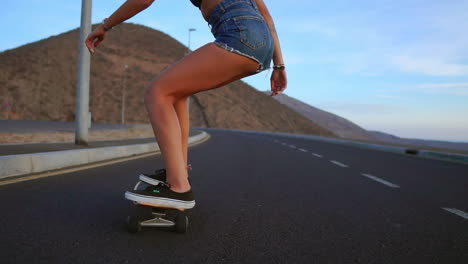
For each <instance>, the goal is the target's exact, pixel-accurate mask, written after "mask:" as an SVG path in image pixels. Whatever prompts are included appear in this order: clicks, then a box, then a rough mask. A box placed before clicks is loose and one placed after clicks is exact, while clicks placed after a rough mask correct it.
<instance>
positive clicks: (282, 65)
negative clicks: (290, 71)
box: [273, 64, 286, 70]
mask: <svg viewBox="0 0 468 264" xmlns="http://www.w3.org/2000/svg"><path fill="white" fill-rule="evenodd" d="M284 69H286V66H285V65H284V64H280V65H273V70H284Z"/></svg>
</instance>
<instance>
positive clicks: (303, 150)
mask: <svg viewBox="0 0 468 264" xmlns="http://www.w3.org/2000/svg"><path fill="white" fill-rule="evenodd" d="M299 151H302V152H308V151H307V150H306V149H302V148H300V149H299Z"/></svg>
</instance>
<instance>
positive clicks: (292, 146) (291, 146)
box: [289, 145, 297, 149]
mask: <svg viewBox="0 0 468 264" xmlns="http://www.w3.org/2000/svg"><path fill="white" fill-rule="evenodd" d="M289 147H290V148H293V149H297V147H296V146H294V145H289Z"/></svg>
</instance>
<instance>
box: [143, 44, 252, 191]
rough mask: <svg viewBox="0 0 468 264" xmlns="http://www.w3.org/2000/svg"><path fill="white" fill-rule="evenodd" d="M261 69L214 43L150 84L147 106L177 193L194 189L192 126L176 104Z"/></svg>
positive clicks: (170, 178) (195, 52) (194, 53)
mask: <svg viewBox="0 0 468 264" xmlns="http://www.w3.org/2000/svg"><path fill="white" fill-rule="evenodd" d="M257 69H258V63H257V62H255V61H253V60H251V59H249V58H246V57H243V56H240V55H237V54H234V53H231V52H228V51H226V50H224V49H221V48H219V47H218V46H216V45H215V44H213V43H210V44H207V45H205V46H203V47H201V48H200V49H198V50H196V51H194V52H192V53H191V54H190V55H188V56H187V57H185V58H184V59H183V60H181V61H180V62H178V63H177V64H175V65H173V66H172V67H171V68H169V69H168V70H167V71H165V72H164V73H163V74H161V75H160V76H159V77H158V78H157V79H156V80H154V81H153V82H152V83H151V84H150V86H149V87H148V89H147V91H146V94H145V104H146V108H147V110H148V113H149V117H150V121H151V124H152V126H153V130H154V133H155V135H156V139H157V141H158V144H159V146H160V148H161V153H162V156H163V159H164V164H165V166H166V169H167V182H168V183H169V184H170V185H171V189H172V190H173V191H175V192H186V191H188V190H190V188H191V187H190V184H189V183H188V179H187V177H188V173H187V170H186V168H185V167H186V164H187V163H186V161H185V160H184V155H185V154H184V152H183V141H184V140H185V135H183V134H184V132H182V131H186V129H187V127H188V122H186V121H184V120H182V119H184V118H185V117H184V115H181V116H180V119H179V116H178V114H177V111H176V107H175V104H176V102H177V101H179V100H181V99H183V98H187V97H188V96H190V95H192V94H195V93H198V92H202V91H206V90H210V89H213V88H217V87H220V86H222V85H224V84H227V83H230V82H232V81H234V80H238V79H240V78H243V77H245V76H248V75H251V74H253V73H255V72H256V70H257ZM182 108H183V107H180V108H179V109H182ZM184 111H185V110H184ZM181 112H182V111H181ZM187 118H188V115H187ZM181 124H182V125H181ZM184 124H187V127H185V125H184ZM183 136H184V140H182V137H183ZM187 138H188V133H187Z"/></svg>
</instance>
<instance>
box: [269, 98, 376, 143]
mask: <svg viewBox="0 0 468 264" xmlns="http://www.w3.org/2000/svg"><path fill="white" fill-rule="evenodd" d="M265 93H269V92H265ZM274 98H275V99H276V100H277V101H278V102H280V103H281V104H283V105H286V106H288V107H289V108H291V109H293V110H294V111H296V112H297V113H299V114H301V115H303V116H304V117H306V118H307V119H309V120H311V121H313V122H315V123H317V124H318V125H319V126H321V127H324V128H326V129H328V130H330V131H332V132H333V133H334V134H336V135H337V136H339V137H341V138H347V139H359V140H369V141H372V140H377V138H376V137H375V136H374V134H373V133H371V132H369V131H367V130H365V129H363V128H361V127H360V126H358V125H356V124H355V123H353V122H351V121H349V120H347V119H345V118H342V117H340V116H337V115H335V114H333V113H330V112H326V111H323V110H321V109H318V108H316V107H313V106H311V105H308V104H306V103H304V102H302V101H300V100H297V99H295V98H293V97H290V96H287V95H286V94H280V95H278V96H275V97H274Z"/></svg>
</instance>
